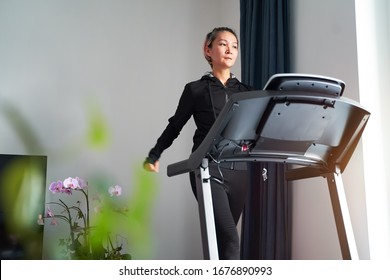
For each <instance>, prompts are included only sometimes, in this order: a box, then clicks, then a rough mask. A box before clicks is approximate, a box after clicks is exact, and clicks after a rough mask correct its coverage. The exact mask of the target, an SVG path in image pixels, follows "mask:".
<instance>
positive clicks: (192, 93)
mask: <svg viewBox="0 0 390 280" xmlns="http://www.w3.org/2000/svg"><path fill="white" fill-rule="evenodd" d="M251 89H252V88H251V87H249V86H247V85H245V84H243V83H241V82H240V81H239V80H238V79H237V78H235V77H234V76H233V75H232V76H231V78H229V79H228V81H227V82H226V85H225V86H224V85H223V84H222V83H221V81H219V80H218V79H217V78H215V77H214V76H213V75H212V74H211V73H209V74H206V75H204V76H203V77H202V78H201V79H200V80H197V81H193V82H190V83H188V84H186V85H185V87H184V90H183V93H182V95H181V97H180V100H179V104H178V106H177V109H176V112H175V114H174V115H173V116H172V117H171V118H169V120H168V121H169V123H168V125H167V127H166V128H165V130H164V131H163V133H162V134H161V136H160V137H159V138H158V140H157V143H156V145H155V146H154V147H153V148H152V149H151V150H150V152H149V155H148V157H147V158H146V162H149V163H154V162H155V161H156V160H158V159H159V158H160V156H161V154H162V152H163V151H164V150H165V149H167V148H168V147H170V146H171V145H172V143H173V141H174V140H175V139H176V138H177V137H178V135H179V134H180V131H181V130H182V128H183V127H184V125H185V124H186V123H187V121H188V120H189V119H190V118H191V116H193V118H194V121H195V124H196V130H195V133H194V136H193V142H194V145H193V147H192V152H193V151H195V150H196V148H197V147H198V146H199V145H200V144H201V143H202V141H203V139H204V138H205V137H206V135H207V133H208V132H209V130H210V128H211V126H212V125H213V123H214V121H215V119H216V118H217V117H218V115H219V113H220V112H221V110H222V108H223V106H224V105H225V104H226V101H227V100H228V98H229V97H230V96H231V95H232V94H234V93H237V92H242V91H249V90H251Z"/></svg>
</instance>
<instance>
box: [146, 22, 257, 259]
mask: <svg viewBox="0 0 390 280" xmlns="http://www.w3.org/2000/svg"><path fill="white" fill-rule="evenodd" d="M203 51H204V56H205V58H206V60H207V61H208V63H209V64H210V66H211V72H208V73H207V74H206V75H204V76H203V77H201V79H200V80H197V81H193V82H190V83H188V84H186V86H185V88H184V91H183V93H182V95H181V98H180V101H179V104H178V106H177V109H176V112H175V114H174V115H173V116H172V117H171V118H170V119H169V123H168V125H167V127H166V128H165V130H164V131H163V133H162V134H161V136H160V137H159V138H158V140H157V143H156V145H155V146H154V147H153V148H152V149H151V150H150V152H149V155H148V157H147V158H146V160H145V163H144V168H145V169H146V170H148V171H153V172H158V171H159V158H160V156H161V154H162V152H163V151H164V150H165V149H167V148H168V147H170V146H171V144H172V142H173V141H174V139H176V137H177V136H178V135H179V133H180V131H181V130H182V128H183V127H184V125H185V124H186V123H187V121H188V120H189V119H190V118H191V116H192V117H193V118H194V121H195V124H196V130H195V134H194V137H193V142H194V144H193V148H192V151H195V150H196V148H197V147H198V146H199V145H200V143H201V142H202V141H203V139H204V138H205V136H206V135H207V133H208V132H209V130H210V128H211V126H212V125H213V123H214V121H215V119H216V118H217V117H218V115H219V113H220V112H221V110H222V108H223V107H224V105H225V103H226V101H227V100H228V98H229V97H230V96H231V95H233V94H235V93H237V92H242V91H249V90H250V89H251V88H250V87H249V86H247V85H244V84H242V83H241V82H240V81H238V79H237V78H235V77H234V75H233V74H232V73H231V72H230V69H231V67H232V66H233V65H234V63H235V62H236V59H237V56H238V38H237V35H236V33H235V32H234V31H233V30H232V29H230V28H228V27H218V28H214V29H213V30H212V31H211V32H210V33H208V34H207V36H206V39H205V42H204V48H203ZM236 167H237V165H236ZM209 170H210V174H211V176H212V178H214V180H211V189H212V196H213V205H214V216H215V226H216V233H217V240H218V253H219V258H220V259H239V258H240V250H239V249H240V244H239V236H238V232H237V228H236V225H237V222H238V220H239V218H240V215H241V212H242V209H243V207H244V202H245V197H246V189H247V175H246V171H245V168H238V169H237V168H232V166H231V164H230V165H229V166H223V164H218V163H213V162H211V163H210V165H209ZM196 173H198V172H197V171H195V172H191V173H190V182H191V186H192V190H193V192H194V194H195V196H196V181H195V178H196V176H198V174H196Z"/></svg>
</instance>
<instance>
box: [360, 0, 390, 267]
mask: <svg viewBox="0 0 390 280" xmlns="http://www.w3.org/2000/svg"><path fill="white" fill-rule="evenodd" d="M389 17H390V3H389V1H387V0H376V1H367V0H356V22H357V39H358V40H357V41H358V61H359V87H360V100H361V103H362V104H364V106H366V107H367V108H368V110H370V111H371V112H372V115H371V117H370V121H369V122H370V125H369V126H368V127H367V131H366V133H365V134H364V136H363V143H364V145H363V152H364V175H365V183H366V194H367V214H368V229H369V230H368V232H369V242H370V256H371V259H373V260H383V259H390V206H389V205H390V192H389V185H390V175H389V172H388V166H389V165H390V162H389V160H390V150H389V148H388V145H387V143H389V141H390V134H389V119H390V116H389V110H388V108H389V106H390V99H389V90H388V78H389V76H390V55H389V49H390V20H389Z"/></svg>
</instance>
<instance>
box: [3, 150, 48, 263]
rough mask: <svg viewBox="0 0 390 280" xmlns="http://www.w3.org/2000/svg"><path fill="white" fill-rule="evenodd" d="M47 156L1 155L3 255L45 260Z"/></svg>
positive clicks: (19, 258)
mask: <svg viewBox="0 0 390 280" xmlns="http://www.w3.org/2000/svg"><path fill="white" fill-rule="evenodd" d="M46 166H47V157H46V156H41V155H14V154H0V257H1V259H2V260H36V259H42V244H43V226H41V225H39V224H38V223H37V221H38V215H39V214H41V213H44V204H45V189H46Z"/></svg>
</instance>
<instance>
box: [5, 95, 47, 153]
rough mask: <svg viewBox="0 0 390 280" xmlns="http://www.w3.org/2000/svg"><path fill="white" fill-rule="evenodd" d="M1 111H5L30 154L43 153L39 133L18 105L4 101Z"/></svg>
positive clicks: (6, 116)
mask: <svg viewBox="0 0 390 280" xmlns="http://www.w3.org/2000/svg"><path fill="white" fill-rule="evenodd" d="M0 111H1V112H3V114H4V116H5V118H6V119H7V120H8V121H9V123H10V125H11V126H12V127H13V128H14V130H15V132H16V134H17V135H18V137H19V139H20V141H22V142H23V144H24V146H25V147H26V150H27V151H26V152H27V153H28V154H42V152H43V150H44V149H43V147H42V145H41V143H40V141H39V140H38V137H37V135H36V134H35V132H34V130H33V128H32V126H31V125H30V123H29V122H28V120H27V119H26V118H25V117H24V116H23V115H22V114H21V112H20V111H19V110H18V109H17V108H16V106H14V105H13V104H11V103H10V102H4V101H3V103H2V108H1V110H0Z"/></svg>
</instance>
